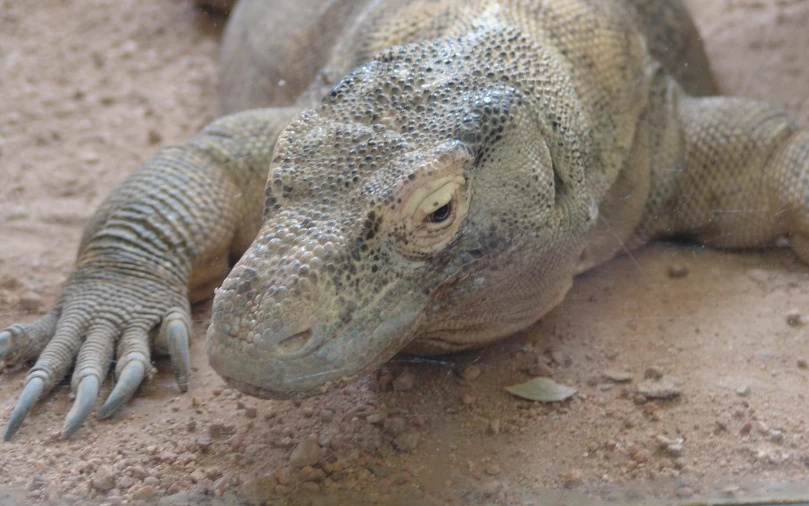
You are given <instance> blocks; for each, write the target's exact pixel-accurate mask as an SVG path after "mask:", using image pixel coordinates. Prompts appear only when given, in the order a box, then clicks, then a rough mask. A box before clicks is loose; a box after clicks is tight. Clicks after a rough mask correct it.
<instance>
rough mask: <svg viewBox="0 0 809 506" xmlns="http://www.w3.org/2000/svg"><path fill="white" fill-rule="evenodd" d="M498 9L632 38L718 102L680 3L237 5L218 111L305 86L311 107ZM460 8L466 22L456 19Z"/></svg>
mask: <svg viewBox="0 0 809 506" xmlns="http://www.w3.org/2000/svg"><path fill="white" fill-rule="evenodd" d="M496 5H502V6H504V7H509V6H510V7H516V10H520V11H522V12H524V13H525V15H526V16H528V17H534V18H535V21H536V22H537V23H540V24H544V28H546V29H549V30H551V31H552V35H553V36H556V35H560V34H559V33H558V32H553V30H555V29H557V28H559V27H562V26H563V25H565V24H567V25H569V26H573V27H578V28H579V32H581V33H584V28H585V27H586V23H583V21H585V19H586V18H587V17H590V18H591V19H594V20H595V19H597V20H599V21H600V22H602V23H603V24H604V25H606V24H607V23H608V22H613V23H615V24H616V25H617V26H615V27H614V28H618V29H628V30H637V31H638V32H640V33H641V34H642V35H643V36H644V37H645V39H646V44H647V47H648V52H649V53H650V54H651V55H652V57H653V58H654V59H655V60H657V61H658V62H659V63H660V64H661V66H662V67H663V68H664V69H665V70H666V72H667V73H668V74H669V75H671V76H672V77H674V78H675V79H676V80H677V81H678V82H679V83H680V84H681V85H682V86H683V88H684V89H685V90H686V91H687V92H688V93H689V94H691V95H694V96H703V95H712V94H716V87H715V85H714V82H713V78H712V75H711V71H710V66H709V64H708V60H707V57H706V55H705V52H704V49H703V47H702V43H701V40H700V38H699V34H698V32H697V30H696V28H695V27H694V24H693V22H692V21H691V19H690V17H689V15H688V12H687V11H686V9H685V7H684V6H683V5H682V2H681V1H680V0H664V1H660V0H555V1H553V0H552V1H540V0H524V1H502V2H497V1H492V0H484V1H474V2H467V1H459V0H438V1H436V0H298V1H296V2H289V1H287V0H274V1H268V0H242V1H241V2H239V4H238V6H237V8H236V9H235V11H234V12H233V14H232V16H231V20H230V23H229V26H228V30H227V32H226V34H225V40H224V44H223V52H222V76H221V81H222V97H223V103H224V110H225V112H226V113H231V112H235V111H239V110H246V109H253V108H258V107H267V106H286V105H291V104H293V103H294V102H295V101H296V100H297V99H298V98H299V97H300V96H301V95H302V94H303V93H304V92H305V91H306V90H307V88H310V90H311V93H310V95H311V99H316V98H319V97H318V96H317V95H318V93H320V92H321V91H322V90H323V89H327V88H328V86H329V85H330V84H333V81H334V80H337V79H339V78H341V77H343V76H344V75H345V74H346V73H348V72H349V71H351V70H352V69H353V68H355V67H357V66H359V65H361V64H362V63H364V62H366V61H368V60H369V59H370V58H371V57H373V55H374V54H376V53H377V52H379V51H382V50H384V49H388V48H389V47H391V46H393V45H400V44H406V43H410V42H421V41H424V40H431V39H435V38H440V37H445V36H450V35H453V34H457V33H458V32H459V31H461V30H464V29H468V28H469V27H468V26H466V25H467V23H466V22H465V21H463V22H461V23H458V22H457V20H460V19H463V20H466V19H469V15H468V13H469V12H470V11H474V10H478V11H480V12H481V13H483V12H485V11H486V10H487V9H489V10H491V9H492V8H493V7H494V6H496ZM461 10H463V11H466V15H461V16H458V15H457V14H458V12H459V11H461ZM430 17H432V18H433V22H432V23H426V24H425V23H419V24H418V28H417V29H413V28H412V27H413V26H416V25H414V24H413V23H412V20H413V19H419V18H422V19H423V18H430ZM573 42H574V43H575V42H576V41H575V40H574V41H573ZM559 43H560V44H564V41H563V40H561V39H559ZM312 83H315V84H314V86H313V85H312Z"/></svg>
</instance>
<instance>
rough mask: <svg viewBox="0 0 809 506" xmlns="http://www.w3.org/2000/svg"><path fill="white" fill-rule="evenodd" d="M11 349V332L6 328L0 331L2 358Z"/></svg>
mask: <svg viewBox="0 0 809 506" xmlns="http://www.w3.org/2000/svg"><path fill="white" fill-rule="evenodd" d="M10 349H11V332H9V331H8V330H4V331H3V332H0V360H2V359H3V357H5V356H6V353H8V351H9V350H10Z"/></svg>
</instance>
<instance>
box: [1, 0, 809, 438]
mask: <svg viewBox="0 0 809 506" xmlns="http://www.w3.org/2000/svg"><path fill="white" fill-rule="evenodd" d="M223 53H224V56H223V71H222V83H223V102H224V106H225V110H226V112H228V113H230V114H229V115H228V116H225V117H223V118H221V119H219V120H217V121H214V122H213V123H212V124H211V125H209V126H208V127H206V128H205V129H203V130H202V131H201V132H200V133H199V134H198V135H197V136H196V137H195V138H193V139H192V140H191V141H189V142H188V143H187V144H184V145H180V146H175V147H170V148H167V149H164V150H163V151H161V152H160V153H158V154H157V155H156V156H155V157H154V158H153V159H152V160H150V161H148V162H147V163H146V164H144V165H143V166H142V167H141V168H139V169H138V170H137V171H136V172H135V173H133V174H132V175H131V176H130V177H129V178H128V179H127V180H126V182H125V183H124V184H122V185H121V186H120V187H119V188H117V189H116V190H115V191H114V192H113V193H112V194H111V195H110V196H109V197H108V198H107V200H106V201H105V202H104V203H103V204H102V205H101V207H100V208H99V209H98V210H97V212H96V213H95V215H94V216H93V218H92V219H91V220H90V223H88V225H87V227H86V228H85V231H84V235H83V238H82V241H81V246H80V248H79V254H78V259H77V263H76V268H75V270H74V271H73V273H72V274H71V276H70V278H69V279H68V281H67V283H66V285H65V287H64V290H63V292H62V294H61V296H60V297H59V299H58V300H57V302H56V304H55V306H54V308H53V309H52V310H51V311H50V312H48V313H47V314H46V315H45V316H44V317H42V318H41V319H40V320H38V321H36V322H34V323H30V324H16V325H12V326H11V327H9V328H7V329H5V330H4V331H2V332H0V356H5V360H7V361H25V360H30V359H33V358H37V357H38V359H37V361H36V363H35V365H34V366H33V368H32V369H31V372H30V373H29V374H28V376H27V378H26V384H25V388H24V390H23V393H22V395H21V398H20V400H19V402H18V403H17V405H16V407H15V409H14V411H13V413H12V415H11V419H10V422H9V427H8V430H7V432H6V434H5V437H6V439H8V438H10V437H11V436H12V435H13V434H14V433H15V432H16V431H17V429H18V428H19V427H20V425H21V424H22V422H23V420H24V418H25V417H26V415H27V413H28V412H29V410H30V409H31V407H32V406H33V405H34V404H35V403H36V401H37V400H38V399H39V398H40V397H41V396H42V395H43V394H44V393H45V392H47V391H48V390H49V389H50V388H52V387H53V386H54V385H55V384H56V383H57V382H58V381H60V379H61V378H62V377H63V376H64V375H65V374H66V373H67V372H68V370H69V369H70V367H71V366H72V365H74V364H75V365H74V369H73V376H72V382H71V387H72V388H73V390H74V391H75V392H76V401H75V403H74V405H73V408H72V409H71V411H70V413H69V414H68V416H67V419H66V421H65V426H64V429H63V435H64V436H65V437H67V436H69V435H71V434H72V433H73V432H74V431H75V430H76V429H77V428H78V427H79V426H80V425H81V424H82V422H83V421H84V420H85V418H86V417H87V416H88V414H89V413H90V411H91V410H92V408H93V406H94V405H95V401H96V398H97V396H98V392H99V386H100V384H101V382H102V381H103V379H104V378H105V376H106V375H107V373H108V370H109V368H110V365H111V364H112V362H113V358H114V357H115V358H116V367H115V372H116V375H117V378H118V380H117V383H116V385H115V387H114V388H113V390H112V392H111V394H110V396H109V398H108V399H107V401H106V402H105V403H104V405H103V406H102V408H101V411H100V416H101V417H102V418H104V417H108V416H110V415H112V414H113V413H114V412H115V411H116V410H117V409H118V408H119V407H121V406H122V405H123V404H124V403H125V402H127V400H128V399H129V398H130V397H131V396H132V395H133V393H134V392H135V390H136V389H137V388H138V386H139V385H140V383H141V381H142V380H143V378H144V377H145V375H146V374H147V371H149V370H150V360H151V351H152V349H151V348H152V346H154V347H155V348H156V349H158V350H164V351H168V352H169V354H170V356H171V359H172V363H173V365H174V368H175V374H176V377H177V381H178V382H179V384H180V388H181V389H185V388H186V387H187V384H188V376H189V365H188V364H189V360H188V340H189V337H190V324H189V322H190V316H189V314H190V313H189V311H190V310H189V301H192V302H193V301H198V300H202V299H205V298H207V297H209V296H210V295H211V294H212V293H215V294H216V295H215V297H214V301H213V316H212V321H211V325H210V327H209V329H208V355H209V357H210V361H211V364H212V366H213V367H214V369H215V370H216V371H217V372H218V373H219V374H220V375H222V376H223V377H224V378H225V379H226V380H227V381H228V382H229V383H231V384H232V385H234V386H235V387H237V388H239V389H240V390H242V391H244V392H246V393H249V394H251V395H256V396H260V397H284V396H295V395H311V394H316V393H320V392H325V391H327V390H329V389H330V388H334V387H336V386H339V385H343V384H345V383H346V382H349V381H351V380H352V379H353V378H355V377H357V376H358V375H360V374H363V373H365V372H367V371H369V370H371V369H373V368H375V367H378V366H379V365H380V364H382V363H383V362H385V361H386V360H388V359H389V358H391V357H392V356H393V355H394V354H396V353H398V352H400V351H405V352H412V353H446V352H451V351H456V350H462V349H466V348H470V347H476V346H482V345H484V344H486V343H489V342H491V341H493V340H495V339H499V338H502V337H504V336H507V335H509V334H511V333H513V332H514V331H516V330H518V329H521V328H524V327H526V326H528V325H530V324H532V323H534V322H535V321H537V320H538V319H540V318H541V317H542V316H543V315H544V314H545V313H546V312H548V311H549V310H550V309H551V308H553V307H554V306H555V305H556V304H557V303H559V301H560V300H561V299H562V298H563V297H564V295H565V293H566V292H567V290H568V289H569V287H570V286H571V283H572V281H573V278H574V276H575V275H576V274H577V273H580V272H582V271H584V270H586V269H588V268H590V267H593V266H595V265H597V264H599V263H602V262H604V261H606V260H608V259H609V258H611V257H612V256H614V255H615V254H617V253H620V252H622V251H627V250H628V249H631V248H634V247H637V246H639V245H641V244H643V243H644V242H646V241H648V240H650V239H655V238H659V237H664V236H688V237H691V238H693V239H695V240H698V241H703V242H707V241H709V242H710V244H712V245H716V246H721V247H732V248H741V247H751V246H765V245H768V244H772V243H773V242H774V241H775V240H776V239H777V238H779V237H782V236H787V237H788V238H789V240H790V243H791V246H792V249H793V250H794V251H795V253H796V254H797V255H798V256H799V257H800V258H802V259H803V260H804V261H809V181H808V180H807V176H809V129H807V128H799V127H798V126H797V125H796V124H795V123H794V122H793V121H792V120H791V119H790V118H789V117H788V116H787V115H786V114H785V113H784V112H782V111H781V110H780V109H778V108H775V107H773V106H770V105H768V104H765V103H761V102H756V101H752V100H746V99H741V98H727V97H717V96H712V95H715V94H716V89H715V87H714V85H713V82H712V79H711V73H710V69H709V65H708V63H707V59H706V57H705V54H704V52H703V49H702V47H701V44H700V42H699V38H698V34H697V32H696V30H695V29H694V27H693V25H692V23H691V21H690V19H689V17H688V14H687V12H686V11H685V9H684V8H683V6H682V5H681V4H680V3H679V2H678V1H676V0H668V1H653V0H611V1H606V0H502V1H494V0H475V1H461V0H436V1H427V0H424V1H417V0H373V1H368V0H366V1H363V2H358V1H356V0H333V1H323V0H302V1H301V0H299V1H298V2H295V3H294V5H286V4H285V3H284V2H272V3H270V2H263V1H261V0H244V1H243V2H241V3H240V4H239V5H238V7H237V8H236V9H235V11H234V13H233V15H232V17H231V20H230V23H229V26H228V29H227V32H226V35H225V42H224V48H223ZM262 107H263V108H262ZM237 111H243V112H237ZM265 181H266V186H265ZM733 210H744V211H745V212H743V213H736V212H729V211H733ZM236 260H238V261H236ZM234 261H235V265H233V267H232V269H231V265H232V263H233V262H234ZM222 279H224V282H222ZM220 282H221V287H220V288H219V289H217V290H215V287H217V286H219V285H220Z"/></svg>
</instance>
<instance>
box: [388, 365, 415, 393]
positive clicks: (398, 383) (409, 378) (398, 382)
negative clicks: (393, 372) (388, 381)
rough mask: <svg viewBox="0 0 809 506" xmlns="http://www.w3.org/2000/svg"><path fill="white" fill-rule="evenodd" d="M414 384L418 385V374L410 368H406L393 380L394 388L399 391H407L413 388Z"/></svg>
mask: <svg viewBox="0 0 809 506" xmlns="http://www.w3.org/2000/svg"><path fill="white" fill-rule="evenodd" d="M414 386H416V376H415V375H414V374H413V373H412V372H411V371H410V369H405V370H404V371H402V373H401V374H399V376H398V377H397V378H396V379H395V380H393V389H394V390H395V391H397V392H407V391H408V390H412V389H413V387H414Z"/></svg>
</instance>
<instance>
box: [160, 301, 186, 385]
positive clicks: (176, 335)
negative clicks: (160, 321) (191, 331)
mask: <svg viewBox="0 0 809 506" xmlns="http://www.w3.org/2000/svg"><path fill="white" fill-rule="evenodd" d="M169 318H171V316H170V317H169ZM165 332H166V343H167V344H168V348H169V357H170V358H171V367H172V369H174V378H175V379H176V380H177V385H178V386H179V387H180V391H181V392H187V391H188V376H189V375H190V373H191V354H190V352H189V351H188V326H187V325H186V323H185V321H184V318H182V317H174V318H172V319H171V320H170V321H169V322H168V323H167V324H166V327H165Z"/></svg>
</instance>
